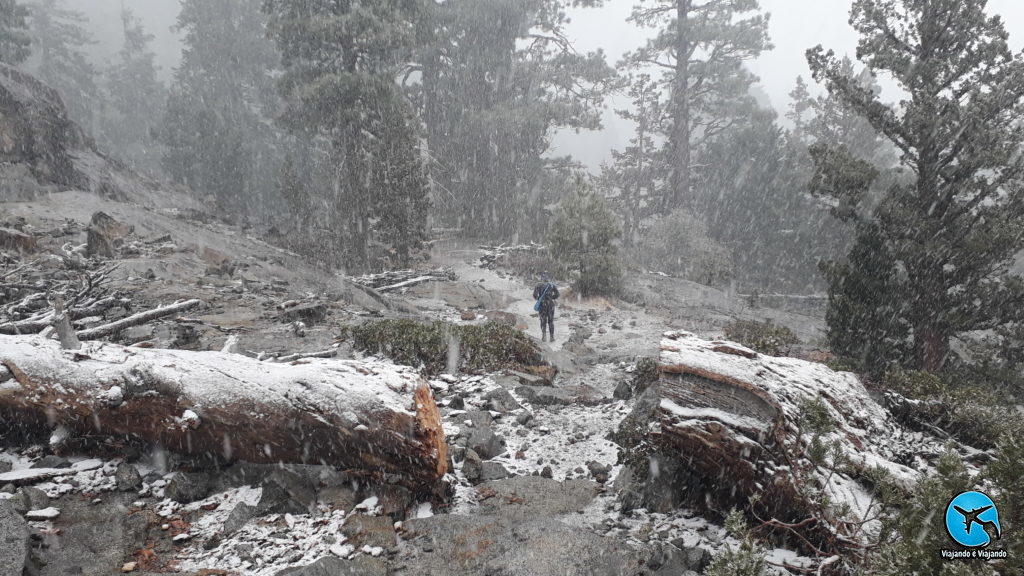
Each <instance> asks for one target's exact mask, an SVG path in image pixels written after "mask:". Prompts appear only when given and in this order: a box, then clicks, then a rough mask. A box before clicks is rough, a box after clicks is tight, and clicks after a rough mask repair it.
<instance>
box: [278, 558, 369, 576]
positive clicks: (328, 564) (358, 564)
mask: <svg viewBox="0 0 1024 576" xmlns="http://www.w3.org/2000/svg"><path fill="white" fill-rule="evenodd" d="M387 575H388V566H387V564H386V563H385V562H384V561H383V560H381V559H380V558H373V557H371V556H366V555H365V554H361V555H359V556H356V557H355V558H353V559H351V560H343V559H341V558H336V557H334V556H327V557H325V558H321V559H319V560H317V561H316V562H313V563H312V564H309V565H308V566H303V567H301V568H286V569H284V570H282V571H280V572H278V573H277V574H276V575H275V576H387Z"/></svg>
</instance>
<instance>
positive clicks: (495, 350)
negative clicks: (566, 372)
mask: <svg viewBox="0 0 1024 576" xmlns="http://www.w3.org/2000/svg"><path fill="white" fill-rule="evenodd" d="M345 331H346V332H347V333H348V335H350V336H351V337H352V343H353V346H354V347H355V348H356V349H357V350H361V351H363V352H366V353H369V354H379V355H381V356H386V357H387V358H390V359H391V360H394V361H395V362H397V363H399V364H405V365H407V366H413V367H415V368H418V369H420V370H422V371H423V372H424V373H425V374H429V375H436V374H440V373H442V372H446V371H453V372H454V371H462V372H469V373H481V372H492V371H495V370H500V369H503V368H523V367H529V366H540V365H542V364H543V359H542V357H541V353H540V349H539V348H537V345H536V344H535V343H534V342H533V340H532V339H531V338H530V337H529V336H527V335H526V334H524V333H523V332H521V331H519V330H517V329H516V328H515V327H513V326H509V325H508V324H506V323H503V322H486V323H484V324H479V325H466V326H456V325H454V324H449V323H446V322H431V323H424V322H418V321H416V320H405V319H403V320H376V321H372V322H366V323H365V324H360V325H357V326H348V327H347V328H345Z"/></svg>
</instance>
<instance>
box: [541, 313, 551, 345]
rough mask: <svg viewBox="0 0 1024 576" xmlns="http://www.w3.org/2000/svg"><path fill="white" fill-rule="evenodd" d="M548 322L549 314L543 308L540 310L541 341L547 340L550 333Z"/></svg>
mask: <svg viewBox="0 0 1024 576" xmlns="http://www.w3.org/2000/svg"><path fill="white" fill-rule="evenodd" d="M548 322H549V320H548V315H547V314H545V313H544V311H543V310H541V312H540V341H541V342H547V339H548V333H547V325H548Z"/></svg>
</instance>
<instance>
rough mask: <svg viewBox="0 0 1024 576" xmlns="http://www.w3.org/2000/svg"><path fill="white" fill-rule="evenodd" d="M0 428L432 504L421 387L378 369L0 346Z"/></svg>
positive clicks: (53, 345) (430, 451) (442, 457)
mask: <svg viewBox="0 0 1024 576" xmlns="http://www.w3.org/2000/svg"><path fill="white" fill-rule="evenodd" d="M0 365H3V366H6V368H7V370H9V371H10V373H11V374H12V375H13V376H14V380H13V381H9V382H7V383H5V384H4V386H3V387H0V421H3V422H16V423H18V425H19V426H22V427H25V428H27V429H32V428H38V429H46V428H50V427H55V426H58V425H63V426H65V427H67V428H70V429H72V430H73V431H74V432H75V433H76V434H78V435H80V436H89V437H91V438H95V437H97V436H98V437H100V438H103V437H111V438H118V437H123V436H126V435H127V436H131V437H135V438H138V439H141V440H143V441H145V442H149V443H157V444H160V445H162V446H164V447H166V448H167V449H169V450H171V451H174V452H179V453H185V454H214V455H221V456H223V457H224V458H225V459H227V460H233V459H238V460H245V461H250V462H260V463H277V462H301V463H311V464H312V463H323V464H327V465H331V466H336V467H339V468H342V469H346V470H349V471H350V472H351V473H352V474H354V475H357V476H363V477H366V478H368V479H373V480H384V479H385V478H387V479H388V482H391V483H396V484H400V485H403V486H405V487H407V488H409V489H411V490H413V491H414V492H416V493H417V494H418V495H421V496H424V497H432V498H434V499H438V500H443V499H444V498H445V497H446V496H445V487H444V483H443V481H442V479H443V477H444V475H445V473H446V472H447V448H446V444H445V442H444V430H443V428H442V424H441V419H440V414H439V413H438V411H437V407H436V405H435V403H434V399H433V396H432V395H431V393H430V389H429V388H428V387H427V386H426V384H425V383H424V382H423V381H422V380H421V378H420V377H419V375H418V374H416V373H415V372H414V371H412V370H409V369H406V368H401V367H397V366H394V365H391V364H386V363H382V362H357V361H339V360H301V361H297V362H295V363H293V364H275V363H266V362H259V361H257V360H254V359H251V358H248V357H245V356H242V355H239V354H225V353H221V352H187V351H182V350H144V349H137V348H127V347H123V346H117V345H113V344H106V343H98V342H90V343H87V344H85V345H84V346H83V347H82V349H81V350H78V351H76V352H75V353H73V354H72V353H70V352H64V351H62V350H61V348H60V345H59V343H57V342H55V341H52V340H47V339H44V338H40V337H35V336H24V337H22V336H0Z"/></svg>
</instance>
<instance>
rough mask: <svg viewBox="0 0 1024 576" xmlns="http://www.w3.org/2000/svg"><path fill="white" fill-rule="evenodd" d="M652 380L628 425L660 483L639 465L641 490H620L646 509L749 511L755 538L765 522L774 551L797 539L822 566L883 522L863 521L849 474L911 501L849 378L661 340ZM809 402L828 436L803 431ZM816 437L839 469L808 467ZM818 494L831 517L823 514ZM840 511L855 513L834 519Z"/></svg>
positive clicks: (885, 437) (870, 407) (722, 345)
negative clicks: (637, 427)
mask: <svg viewBox="0 0 1024 576" xmlns="http://www.w3.org/2000/svg"><path fill="white" fill-rule="evenodd" d="M659 371H660V374H661V377H660V379H659V381H658V383H657V385H656V386H652V387H651V388H650V389H649V390H648V392H645V394H644V396H642V397H641V400H638V402H637V405H638V406H641V405H645V406H647V409H648V410H650V412H649V413H647V414H644V415H642V416H643V418H641V419H640V420H637V418H636V415H631V416H630V419H632V420H635V421H642V429H643V430H644V432H642V433H641V434H642V437H641V438H640V439H639V442H634V443H633V444H634V445H635V446H649V447H650V446H653V447H654V448H653V449H651V452H650V454H651V456H650V458H651V459H652V460H654V459H657V460H658V461H659V463H660V464H661V465H662V474H661V475H660V476H659V475H647V474H646V470H645V468H646V467H647V466H648V460H647V459H646V458H644V459H638V458H634V459H633V464H632V465H631V468H633V469H634V470H633V472H634V477H641V478H645V479H643V480H642V482H645V484H643V485H642V486H641V487H640V488H637V487H636V486H626V487H624V488H623V489H624V490H626V489H628V490H631V491H632V492H631V494H642V495H641V496H640V498H641V500H642V504H643V505H646V506H648V508H651V509H656V508H657V507H658V506H661V507H664V506H665V505H666V504H665V503H666V502H668V503H669V505H672V506H675V505H679V504H687V505H690V506H694V507H697V508H698V509H705V510H708V511H711V512H714V513H724V512H727V511H729V510H730V509H733V508H736V509H739V510H745V511H748V512H750V513H751V514H752V515H753V516H754V519H755V524H754V525H755V526H758V524H757V522H758V521H760V522H761V524H760V525H759V526H760V528H761V529H762V530H766V531H768V532H769V533H774V534H776V535H778V536H779V538H780V539H783V538H785V539H792V538H793V536H796V537H797V540H798V542H799V545H800V547H801V548H803V551H804V552H805V553H808V554H812V555H818V556H820V557H826V556H827V555H830V554H833V553H836V552H840V551H843V550H844V549H845V550H849V549H856V548H858V547H859V546H862V545H864V544H866V542H865V540H866V539H867V538H868V537H869V532H870V531H869V530H866V529H864V526H865V525H868V524H870V523H871V522H872V520H871V516H872V515H873V514H877V512H878V509H877V508H875V509H873V510H869V509H865V503H866V502H868V501H869V500H870V493H869V490H868V488H867V487H865V486H860V485H859V484H858V483H857V481H856V480H854V479H853V478H852V477H850V476H848V475H846V471H847V470H854V471H856V472H855V475H858V474H860V473H861V472H864V471H866V470H868V469H870V468H873V467H875V466H880V467H882V468H885V469H886V470H888V471H889V473H890V474H891V477H892V479H893V481H894V482H896V483H897V485H900V486H902V487H903V488H904V489H906V490H909V489H910V488H912V486H913V484H914V483H915V482H916V480H917V477H918V473H917V472H915V471H914V470H912V469H910V468H907V467H906V466H902V465H900V464H898V463H895V462H891V461H890V460H889V459H888V458H886V455H888V456H889V457H890V458H891V454H892V452H891V449H892V444H891V443H892V439H893V438H894V437H895V436H898V434H897V428H898V424H897V423H896V422H895V421H894V420H893V419H892V418H891V417H890V415H889V414H888V413H887V412H886V411H885V410H884V409H883V408H882V407H881V406H879V405H878V404H877V403H875V402H874V400H872V398H871V397H870V395H869V394H868V392H867V390H866V389H865V388H864V387H863V385H862V384H861V382H860V381H859V380H858V379H857V378H856V376H854V375H853V374H849V373H842V372H834V371H832V370H831V369H829V368H828V367H826V366H824V365H822V364H816V363H812V362H806V361H803V360H798V359H795V358H782V357H771V356H766V355H763V354H758V353H756V352H754V351H753V350H750V349H748V348H746V347H744V346H742V345H739V344H735V343H731V342H711V341H706V340H702V339H700V338H697V337H696V336H694V335H692V334H688V333H685V332H677V333H668V334H666V336H665V338H664V339H663V340H662V343H661V356H660V361H659ZM649 395H650V396H653V398H652V397H649ZM806 401H815V402H820V406H821V410H824V411H825V412H826V413H827V415H828V419H829V420H830V421H831V422H832V423H833V424H834V427H832V428H831V429H829V430H828V431H826V432H820V433H819V432H814V433H813V434H812V432H810V431H809V430H807V429H804V428H805V426H804V413H805V412H806V411H807V410H808V408H807V404H806V403H805V402H806ZM648 422H654V423H656V426H653V427H651V428H648V426H647V423H648ZM621 433H622V430H620V434H621ZM814 435H817V436H818V437H817V441H820V442H822V443H824V444H826V445H834V446H836V447H838V449H839V450H841V452H842V454H843V456H844V457H845V458H846V463H845V464H844V465H843V466H833V465H832V463H830V462H824V463H822V462H820V461H819V462H812V461H811V459H810V457H809V450H808V447H809V445H810V444H811V442H812V437H813V436H814ZM935 446H936V448H937V449H940V448H941V441H940V440H938V439H936V440H935ZM641 450H643V449H642V448H641ZM666 462H667V463H668V464H667V465H666ZM847 466H848V467H849V468H847ZM839 468H842V469H839ZM666 469H667V470H670V472H669V473H667V474H666V472H665V470H666ZM666 475H667V476H669V478H666V477H665V476H666ZM823 494H826V495H827V496H828V499H829V500H831V501H832V503H833V505H824V504H823V503H822V502H823V500H824V498H823V497H822V495H823ZM644 499H646V500H644ZM842 503H848V504H850V505H851V511H850V512H842V511H840V507H839V505H840V504H842ZM876 526H877V525H876Z"/></svg>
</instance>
